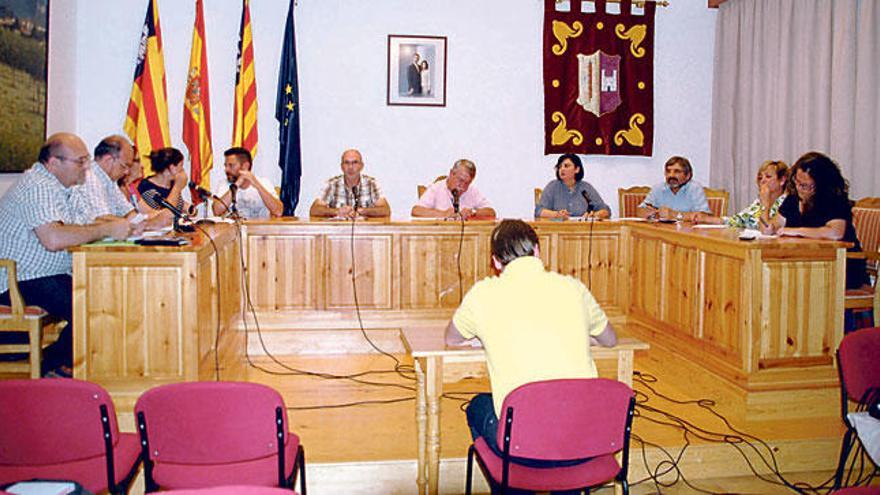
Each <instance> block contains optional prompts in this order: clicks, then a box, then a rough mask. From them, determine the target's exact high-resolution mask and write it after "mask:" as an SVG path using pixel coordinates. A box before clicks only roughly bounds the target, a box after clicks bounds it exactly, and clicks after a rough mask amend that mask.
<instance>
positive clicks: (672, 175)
mask: <svg viewBox="0 0 880 495" xmlns="http://www.w3.org/2000/svg"><path fill="white" fill-rule="evenodd" d="M665 175H666V182H664V183H662V184H658V185H656V186H654V187H652V188H651V192H649V193H648V196H647V197H646V198H645V200H644V201H642V203H641V204H640V205H639V207H638V210H637V211H636V214H637V215H638V216H640V217H642V218H658V217H659V218H660V219H661V220H685V221H689V222H690V221H693V219H694V214H695V213H697V212H709V202H708V201H707V200H706V192H705V191H704V190H703V186H702V185H701V184H700V183H699V182H697V181H694V180H691V177H693V169H692V168H691V162H689V161H688V159H687V158H684V157H682V156H673V157H672V158H670V159H669V160H667V161H666V167H665Z"/></svg>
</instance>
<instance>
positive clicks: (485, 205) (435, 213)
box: [410, 159, 495, 220]
mask: <svg viewBox="0 0 880 495" xmlns="http://www.w3.org/2000/svg"><path fill="white" fill-rule="evenodd" d="M476 176H477V167H476V165H474V162H472V161H470V160H464V159H462V160H458V161H456V162H455V164H454V165H452V169H450V170H449V175H448V176H447V177H446V180H445V181H437V182H435V183H433V184H431V186H430V187H429V188H428V189H426V190H425V193H424V194H422V197H421V198H419V201H418V202H417V203H416V205H415V206H413V208H412V212H411V213H410V214H411V215H412V216H414V217H434V218H451V217H458V216H461V218H464V219H465V220H467V219H468V218H474V217H478V218H481V219H493V218H495V210H494V209H492V207H491V206H490V205H489V200H487V199H486V197H485V196H483V195H482V194H481V193H480V191H479V190H478V189H477V188H476V187H470V186H471V182H473V180H474V177H476Z"/></svg>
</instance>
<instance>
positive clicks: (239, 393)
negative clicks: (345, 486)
mask: <svg viewBox="0 0 880 495" xmlns="http://www.w3.org/2000/svg"><path fill="white" fill-rule="evenodd" d="M135 416H136V419H137V429H138V433H139V434H140V437H141V447H142V454H141V456H142V458H143V461H144V476H145V480H146V490H147V491H148V492H152V491H157V490H160V489H162V490H180V489H193V488H207V487H219V486H223V485H250V486H263V487H271V486H275V487H281V488H290V489H292V488H293V486H294V484H295V482H296V477H297V469H298V474H299V477H300V490H301V492H302V494H303V495H305V493H306V480H305V453H304V451H303V447H302V445H301V444H300V441H299V437H297V436H296V435H295V434H293V433H289V432H288V424H287V410H286V408H285V405H284V401H283V399H282V398H281V396H280V395H279V394H278V392H276V391H275V390H272V389H271V388H269V387H266V386H264V385H259V384H254V383H238V382H193V383H175V384H170V385H163V386H160V387H156V388H153V389H151V390H149V391H147V392H145V393H144V394H143V395H141V397H140V399H138V401H137V404H136V405H135Z"/></svg>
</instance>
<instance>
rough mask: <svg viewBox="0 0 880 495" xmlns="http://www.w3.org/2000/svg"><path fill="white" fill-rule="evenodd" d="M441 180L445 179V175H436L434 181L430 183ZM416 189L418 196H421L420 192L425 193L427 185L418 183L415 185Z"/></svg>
mask: <svg viewBox="0 0 880 495" xmlns="http://www.w3.org/2000/svg"><path fill="white" fill-rule="evenodd" d="M441 180H446V176H445V175H439V176H437V178H436V179H434V182H432V183H431V184H434V183H436V182H440V181H441ZM416 189H417V190H418V192H419V198H421V197H422V194H425V191H427V190H428V186H426V185H424V184H419V185H418V186H416Z"/></svg>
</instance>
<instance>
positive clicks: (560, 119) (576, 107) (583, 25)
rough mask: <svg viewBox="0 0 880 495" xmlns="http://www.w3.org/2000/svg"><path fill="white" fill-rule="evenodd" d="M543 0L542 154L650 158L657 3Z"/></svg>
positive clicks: (651, 148)
mask: <svg viewBox="0 0 880 495" xmlns="http://www.w3.org/2000/svg"><path fill="white" fill-rule="evenodd" d="M544 1H545V9H544V143H545V144H544V153H545V154H548V155H549V154H554V153H581V154H593V155H643V156H650V155H651V154H652V150H653V142H654V12H655V8H656V4H655V3H653V2H647V3H645V5H644V8H643V9H642V12H641V13H633V9H632V0H621V1H620V13H608V12H607V11H606V2H605V0H595V1H593V2H587V1H585V0H584V1H582V0H568V1H565V2H558V1H557V0H544ZM591 6H592V7H594V8H593V9H589V8H587V7H591ZM585 10H589V12H585Z"/></svg>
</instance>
